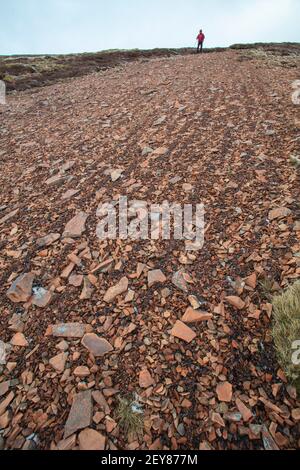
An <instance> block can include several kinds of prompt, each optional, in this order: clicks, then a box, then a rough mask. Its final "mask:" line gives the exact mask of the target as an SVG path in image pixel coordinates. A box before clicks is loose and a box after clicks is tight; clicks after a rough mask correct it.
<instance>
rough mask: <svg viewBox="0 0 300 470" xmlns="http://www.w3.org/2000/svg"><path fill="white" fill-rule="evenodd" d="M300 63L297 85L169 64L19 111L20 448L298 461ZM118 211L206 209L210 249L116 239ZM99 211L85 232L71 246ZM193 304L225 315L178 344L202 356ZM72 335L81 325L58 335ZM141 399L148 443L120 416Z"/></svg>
mask: <svg viewBox="0 0 300 470" xmlns="http://www.w3.org/2000/svg"><path fill="white" fill-rule="evenodd" d="M242 57H244V58H242ZM293 61H294V63H295V67H293V68H284V64H283V65H282V64H278V63H277V62H276V63H274V61H272V60H271V61H270V60H269V58H268V57H267V58H265V57H264V58H261V57H256V56H255V55H251V54H250V55H248V54H246V56H245V55H244V52H243V53H242V55H241V53H240V52H239V51H234V50H230V51H226V52H223V53H222V54H219V53H211V54H204V55H202V56H194V55H187V56H176V57H170V58H156V59H154V60H151V61H150V62H143V61H142V62H141V61H139V62H132V63H128V64H125V65H121V66H118V67H117V68H112V69H109V70H106V71H100V72H99V73H92V74H90V75H88V76H85V77H81V78H77V79H73V80H71V81H67V82H63V83H59V84H55V85H52V86H48V87H46V88H41V89H38V90H34V92H33V91H32V90H27V91H24V92H19V93H16V94H14V95H10V96H9V97H8V104H7V106H6V107H1V108H0V159H1V172H0V185H1V195H0V210H1V212H0V250H1V251H0V266H1V275H0V276H1V283H0V305H1V307H0V340H1V341H0V353H1V354H0V360H1V363H2V365H0V375H1V379H0V380H1V382H0V410H1V411H0V429H1V428H2V430H1V431H0V445H1V446H3V447H5V448H7V449H10V448H14V449H15V448H32V447H33V448H34V447H38V448H40V449H50V448H51V449H55V448H59V449H63V448H75V447H78V445H80V446H81V447H82V446H83V447H84V445H85V444H84V442H86V440H88V439H92V437H91V436H90V434H89V432H87V433H85V434H83V435H82V434H80V433H81V430H82V429H83V428H92V429H94V430H96V431H97V432H98V433H100V435H99V434H98V435H97V439H96V441H97V446H98V448H104V446H105V447H106V448H107V449H115V448H117V449H152V450H155V449H173V450H174V449H199V448H201V449H210V448H213V449H264V448H265V449H268V448H274V449H277V448H280V449H286V448H289V449H296V448H297V447H298V446H299V441H298V440H299V408H300V402H299V401H298V400H297V399H296V396H295V390H294V389H293V387H290V386H288V385H287V383H286V379H285V376H284V374H283V372H282V371H281V370H280V366H279V365H278V363H277V361H276V358H275V353H274V348H273V343H272V339H271V335H270V325H271V321H272V307H271V305H270V297H269V295H268V294H270V292H271V291H274V292H275V291H276V290H279V289H280V288H281V287H284V286H285V285H287V284H288V283H289V282H292V281H293V280H294V279H296V278H299V275H300V262H299V252H300V232H299V220H300V205H299V172H297V170H296V169H295V168H294V167H293V166H292V165H291V163H290V156H291V155H296V154H299V150H300V114H299V113H300V111H299V109H300V108H299V106H296V105H294V104H293V102H292V99H291V93H292V91H293V90H292V88H291V83H292V82H293V81H294V80H296V79H298V78H299V62H297V60H296V59H294V58H293ZM115 170H121V171H120V172H119V173H118V172H117V173H116V171H115ZM119 195H122V196H128V198H129V199H130V200H133V199H138V200H144V201H148V202H149V203H162V202H163V201H164V200H166V199H167V200H168V201H169V202H175V203H179V204H183V203H190V204H198V203H203V204H204V205H205V210H206V215H205V224H206V225H205V227H206V232H205V244H204V247H203V249H202V250H199V251H196V252H187V251H185V244H184V242H183V241H175V240H171V241H161V240H145V241H142V242H137V241H133V240H130V239H128V240H123V241H100V240H99V239H98V238H97V236H96V225H97V222H98V218H97V216H96V212H97V207H98V206H99V204H100V203H104V202H108V201H112V200H114V201H115V202H117V201H118V197H119ZM278 208H281V209H280V210H279V211H277V212H276V213H274V212H271V211H273V210H274V209H278ZM80 211H81V212H83V213H84V214H81V219H84V220H85V218H86V217H87V220H86V223H85V227H79V225H80V224H79V223H78V224H77V225H76V227H75V229H77V231H78V232H77V234H76V233H74V227H69V226H68V227H67V230H66V224H67V223H68V222H69V221H70V220H71V219H72V218H73V217H74V216H75V215H76V214H78V213H79V212H80ZM80 228H83V230H80ZM75 231H76V230H75ZM66 232H67V233H66ZM50 234H56V235H55V236H54V235H52V236H51V237H50V238H47V239H46V240H45V239H44V240H41V237H44V236H48V235H50ZM63 234H65V236H63ZM74 235H76V237H74ZM72 237H73V238H72ZM154 270H161V272H162V273H163V275H162V274H161V273H160V275H158V273H157V272H155V273H153V272H152V271H154ZM178 271H181V272H183V273H184V275H183V276H181V279H180V276H179V275H177V276H175V277H174V274H175V273H178ZM24 273H32V277H31V279H30V276H29V277H28V276H27V278H26V279H27V281H28V284H27V286H26V285H24V280H23V283H22V280H21V281H20V280H18V282H19V283H20V284H21V287H22V289H23V290H22V295H21V296H20V292H18V291H17V290H16V289H15V288H14V285H12V284H13V282H14V281H15V280H16V279H18V276H20V275H22V274H24ZM149 273H150V274H149ZM74 274H76V276H74ZM153 278H154V281H155V280H157V279H158V280H159V282H158V283H154V284H153V285H152V279H153ZM120 280H122V285H121V287H120V286H119V287H120V289H119V293H120V295H119V296H117V297H116V298H114V296H113V295H111V298H110V299H109V298H108V296H107V290H108V289H109V288H111V287H112V286H115V285H116V284H117V283H118V282H119V281H120ZM178 280H180V282H178ZM32 281H33V288H34V289H33V293H34V298H32V297H31V298H30V295H31V282H32ZM127 283H128V285H127ZM262 285H263V286H266V285H271V287H270V290H269V292H266V290H264V289H262V287H261V286H262ZM9 289H11V290H10V291H9V292H8V290H9ZM43 289H44V290H43ZM7 294H8V295H7ZM109 294H112V292H111V291H109ZM191 296H194V297H191ZM49 297H51V300H50V298H49ZM16 300H19V301H20V302H19V303H15V301H16ZM49 300H50V302H49ZM32 301H34V302H35V304H37V305H40V306H37V305H33V304H32ZM190 306H193V307H194V308H195V307H199V308H200V311H202V312H203V311H204V312H205V313H206V316H205V317H204V318H203V317H202V321H200V322H198V323H186V325H187V327H189V328H191V330H192V331H193V333H191V331H190V330H185V328H184V325H183V324H182V323H179V324H178V323H177V327H178V328H179V330H180V331H179V336H180V335H181V336H183V337H185V339H187V337H186V333H187V331H188V333H189V334H192V337H191V338H189V340H190V339H192V338H193V336H194V338H193V339H192V340H191V341H190V342H187V341H185V340H184V339H179V338H177V337H175V336H176V334H177V333H178V332H177V333H176V331H174V329H173V328H174V325H175V324H176V322H177V321H178V320H181V319H182V317H183V315H184V314H185V312H186V310H187V309H188V307H190ZM190 314H191V312H190V311H189V315H190ZM192 314H193V315H194V313H193V312H192ZM198 314H199V313H198ZM198 314H197V313H196V315H198ZM78 322H79V323H81V324H82V326H81V327H80V326H78V325H77V326H76V325H74V323H78ZM185 322H187V317H185ZM59 323H71V324H72V325H68V326H64V327H61V328H60V329H59V331H57V330H56V329H55V327H51V325H56V324H59ZM69 330H70V331H69ZM91 332H93V333H95V334H97V336H98V337H99V338H100V339H98V341H97V343H96V344H95V337H92V336H90V333H91ZM86 333H87V334H88V336H87V337H86V336H85V339H84V340H83V343H84V344H83V343H82V337H83V336H84V335H85V334H86ZM104 340H105V341H104ZM107 342H108V343H109V345H110V346H108V343H107ZM91 343H92V344H91ZM87 344H88V346H87ZM95 348H97V349H98V348H100V350H101V351H103V348H106V351H107V354H105V355H103V356H102V357H95V355H96V356H97V353H95ZM92 351H93V352H94V354H92V353H91V352H92ZM57 355H58V356H57ZM1 363H0V364H1ZM90 392H92V394H91V393H90ZM78 393H79V394H80V395H79V399H76V398H75V399H74V397H75V395H76V394H78ZM130 394H133V395H134V394H137V396H138V397H139V401H140V404H141V406H142V409H143V418H144V429H143V435H142V436H141V437H140V438H138V437H137V436H129V437H128V436H127V435H126V434H125V432H124V430H123V429H122V428H121V426H120V425H119V418H118V417H117V415H116V409H117V407H118V404H119V398H124V397H125V398H126V397H128V395H130ZM71 407H72V410H71ZM70 414H71V417H70ZM79 434H80V439H79V441H78V435H79ZM101 436H102V437H101Z"/></svg>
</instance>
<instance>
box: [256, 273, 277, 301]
mask: <svg viewBox="0 0 300 470" xmlns="http://www.w3.org/2000/svg"><path fill="white" fill-rule="evenodd" d="M259 286H260V289H261V294H262V297H263V299H264V300H267V301H268V302H270V301H271V300H272V298H273V294H274V280H273V279H271V278H270V277H267V276H265V277H263V278H262V279H260V281H259Z"/></svg>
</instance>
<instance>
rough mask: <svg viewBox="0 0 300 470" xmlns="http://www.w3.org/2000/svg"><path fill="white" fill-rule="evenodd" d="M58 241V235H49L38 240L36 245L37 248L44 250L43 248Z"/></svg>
mask: <svg viewBox="0 0 300 470" xmlns="http://www.w3.org/2000/svg"><path fill="white" fill-rule="evenodd" d="M59 239H60V233H50V234H49V235H46V236H45V237H42V238H38V240H37V241H36V244H37V246H38V247H39V248H44V247H45V246H50V245H52V244H53V243H55V242H56V241H57V240H59Z"/></svg>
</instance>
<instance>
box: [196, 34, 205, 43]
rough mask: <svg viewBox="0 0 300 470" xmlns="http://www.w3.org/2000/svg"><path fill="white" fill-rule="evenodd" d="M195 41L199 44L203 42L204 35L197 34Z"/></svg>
mask: <svg viewBox="0 0 300 470" xmlns="http://www.w3.org/2000/svg"><path fill="white" fill-rule="evenodd" d="M197 39H198V41H199V42H203V41H204V39H205V35H204V34H203V33H200V34H198V36H197Z"/></svg>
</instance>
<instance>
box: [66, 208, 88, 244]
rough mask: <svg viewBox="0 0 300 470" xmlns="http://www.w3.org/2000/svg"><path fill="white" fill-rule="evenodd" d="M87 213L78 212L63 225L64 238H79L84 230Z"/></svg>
mask: <svg viewBox="0 0 300 470" xmlns="http://www.w3.org/2000/svg"><path fill="white" fill-rule="evenodd" d="M87 218H88V214H86V213H85V212H79V213H78V214H77V215H76V216H75V217H73V219H71V220H70V221H69V222H68V223H67V225H66V226H65V230H64V233H63V237H64V238H80V237H81V235H82V234H83V232H84V231H85V223H86V221H87Z"/></svg>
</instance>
